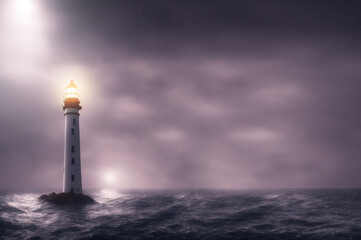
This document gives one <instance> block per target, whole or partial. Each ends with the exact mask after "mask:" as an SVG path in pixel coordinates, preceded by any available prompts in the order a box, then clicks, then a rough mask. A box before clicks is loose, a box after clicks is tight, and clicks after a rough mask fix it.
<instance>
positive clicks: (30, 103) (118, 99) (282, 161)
mask: <svg viewBox="0 0 361 240" xmlns="http://www.w3.org/2000/svg"><path fill="white" fill-rule="evenodd" d="M360 12H361V3H360V2H359V1H352V0H350V1H309V0H303V1H299V0H295V1H287V0H284V1H279V0H273V1H268V0H255V1H254V0H252V1H250V0H249V1H236V0H228V1H221V0H207V1H200V0H198V1H174V0H167V1H165V0H164V1H163V0H155V1H146V0H140V1H130V0H129V1H115V0H114V1H110V0H77V1H72V0H63V1H45V0H0V89H1V94H0V108H1V113H0V189H7V190H13V189H28V190H32V189H47V188H53V189H59V190H60V189H61V188H62V172H63V158H64V156H63V155H64V115H63V111H62V101H63V97H64V92H65V87H66V85H67V84H68V83H69V82H70V80H74V82H75V84H77V85H78V87H79V91H80V96H81V99H80V101H81V105H82V107H83V109H82V110H81V111H80V132H81V154H82V157H81V161H82V177H83V188H85V189H92V188H117V189H138V188H140V189H147V188H152V189H154V188H155V189H157V188H160V189H162V188H222V189H223V188H224V189H238V188H241V189H243V188H294V187H297V188H333V187H361V174H360V171H361V159H360V158H361V147H360V146H361V145H360V144H361V110H360V107H359V105H360V102H361V94H360V92H361V84H360V83H361V66H360V64H361V44H360V41H361V30H360V26H361V18H360Z"/></svg>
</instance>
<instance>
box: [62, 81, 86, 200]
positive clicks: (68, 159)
mask: <svg viewBox="0 0 361 240" xmlns="http://www.w3.org/2000/svg"><path fill="white" fill-rule="evenodd" d="M81 108H82V107H81V106H80V100H79V93H78V87H77V86H76V85H75V84H74V83H73V80H71V82H70V83H69V85H68V86H67V87H66V89H65V98H64V105H63V110H64V116H65V146H64V174H63V192H65V193H77V194H82V193H83V189H82V184H81V164H80V135H79V110H80V109H81Z"/></svg>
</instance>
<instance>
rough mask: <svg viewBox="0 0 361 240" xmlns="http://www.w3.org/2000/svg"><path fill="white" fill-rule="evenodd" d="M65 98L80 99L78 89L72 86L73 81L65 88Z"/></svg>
mask: <svg viewBox="0 0 361 240" xmlns="http://www.w3.org/2000/svg"><path fill="white" fill-rule="evenodd" d="M67 98H77V99H80V96H79V91H78V87H77V86H76V85H75V84H74V82H73V80H71V82H70V83H69V85H68V86H67V87H66V88H65V99H67Z"/></svg>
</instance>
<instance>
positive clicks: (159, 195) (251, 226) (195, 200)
mask: <svg viewBox="0 0 361 240" xmlns="http://www.w3.org/2000/svg"><path fill="white" fill-rule="evenodd" d="M40 194H41V193H40V192H39V193H10V192H7V193H5V192H3V193H0V239H27V238H30V239H144V238H145V239H361V190H351V189H349V190H267V191H258V190H257V191H208V190H177V191H176V190H174V191H173V190H172V191H116V192H115V191H105V190H103V191H94V192H90V193H89V195H90V196H92V197H93V198H94V199H95V200H96V201H97V202H98V203H97V204H94V205H88V206H83V207H79V206H54V205H52V204H49V203H42V202H39V201H38V200H37V198H38V196H39V195H40Z"/></svg>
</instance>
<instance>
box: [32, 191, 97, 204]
mask: <svg viewBox="0 0 361 240" xmlns="http://www.w3.org/2000/svg"><path fill="white" fill-rule="evenodd" d="M39 200H40V201H42V202H49V203H52V204H56V205H85V204H93V203H96V201H95V200H94V199H93V198H91V197H89V196H87V195H83V194H74V193H55V192H52V193H49V194H43V195H41V196H40V197H39Z"/></svg>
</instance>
